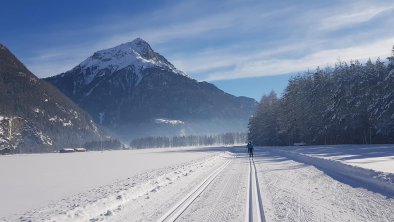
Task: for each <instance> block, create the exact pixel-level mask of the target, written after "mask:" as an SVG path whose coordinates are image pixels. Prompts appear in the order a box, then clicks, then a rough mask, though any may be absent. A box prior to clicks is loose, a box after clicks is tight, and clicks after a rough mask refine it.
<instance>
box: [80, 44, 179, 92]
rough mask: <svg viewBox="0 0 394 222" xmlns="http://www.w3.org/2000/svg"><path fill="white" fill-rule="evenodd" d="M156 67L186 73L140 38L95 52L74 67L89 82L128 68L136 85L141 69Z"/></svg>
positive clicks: (140, 75) (86, 82)
mask: <svg viewBox="0 0 394 222" xmlns="http://www.w3.org/2000/svg"><path fill="white" fill-rule="evenodd" d="M152 67H158V68H162V69H167V70H171V71H172V72H174V73H176V74H179V75H185V76H186V74H185V73H184V72H182V71H180V70H178V69H176V68H175V67H174V65H172V64H171V63H170V62H168V61H167V60H166V59H165V58H164V57H163V56H161V55H160V54H158V53H156V52H155V51H153V49H152V48H151V47H150V45H149V44H148V43H147V42H146V41H144V40H143V39H141V38H136V39H135V40H133V41H131V42H127V43H123V44H121V45H118V46H115V47H113V48H109V49H104V50H100V51H97V52H95V53H94V54H93V55H92V56H91V57H89V58H87V59H86V60H85V61H83V62H82V63H81V64H79V65H78V66H77V67H75V68H74V69H82V70H83V73H84V77H85V78H84V83H85V84H86V85H88V84H90V83H91V82H92V81H93V80H94V78H95V77H96V76H101V75H104V74H106V75H108V74H112V73H114V72H116V71H119V70H122V69H125V68H127V69H130V70H132V71H134V74H135V75H136V76H137V77H138V78H137V81H136V82H135V84H136V85H137V84H138V83H139V82H140V81H141V79H142V78H143V73H142V71H143V70H144V69H147V68H152Z"/></svg>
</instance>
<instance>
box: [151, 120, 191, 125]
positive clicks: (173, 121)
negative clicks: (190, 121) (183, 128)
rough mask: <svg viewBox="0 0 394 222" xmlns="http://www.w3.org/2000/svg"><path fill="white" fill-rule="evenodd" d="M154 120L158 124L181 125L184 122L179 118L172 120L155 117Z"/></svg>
mask: <svg viewBox="0 0 394 222" xmlns="http://www.w3.org/2000/svg"><path fill="white" fill-rule="evenodd" d="M155 122H156V123H158V124H168V125H173V126H175V125H183V124H185V122H183V121H181V120H174V119H155Z"/></svg>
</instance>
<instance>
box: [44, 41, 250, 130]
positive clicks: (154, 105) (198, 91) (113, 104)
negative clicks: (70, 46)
mask: <svg viewBox="0 0 394 222" xmlns="http://www.w3.org/2000/svg"><path fill="white" fill-rule="evenodd" d="M45 80H47V81H48V82H50V83H52V84H54V85H55V86H56V87H58V88H59V89H60V90H61V91H62V92H63V93H64V94H66V95H67V96H69V97H70V98H71V99H72V100H73V101H74V102H75V103H77V104H78V105H80V107H82V108H83V109H85V110H86V111H87V112H89V113H90V115H91V116H92V117H93V118H94V119H95V120H96V122H97V123H100V124H102V125H104V126H105V127H107V128H109V129H111V130H112V131H113V132H114V133H115V134H117V135H118V136H121V137H123V138H129V137H136V136H146V135H161V134H163V133H164V134H166V135H174V134H180V133H183V134H184V133H188V132H190V133H198V132H202V131H204V130H211V133H215V132H223V131H226V132H228V131H241V130H242V131H244V130H245V129H246V124H247V121H248V118H249V116H250V115H251V114H252V113H253V112H254V110H255V107H256V104H257V103H256V101H255V100H253V99H250V98H246V97H235V96H233V95H230V94H227V93H225V92H223V91H221V90H220V89H218V88H217V87H215V86H214V85H212V84H210V83H207V82H198V81H196V80H194V79H192V78H190V77H189V76H187V75H186V74H185V73H184V72H182V71H180V70H178V69H176V68H175V67H174V65H172V64H171V63H170V62H169V61H168V60H166V59H165V58H164V57H163V56H162V55H160V54H158V53H156V52H155V51H153V49H152V48H151V47H150V45H149V44H148V43H147V42H145V41H144V40H142V39H140V38H137V39H135V40H134V41H132V42H128V43H124V44H121V45H119V46H116V47H113V48H110V49H105V50H101V51H98V52H96V53H94V54H93V55H92V56H91V57H89V58H87V59H86V60H85V61H83V62H82V63H81V64H79V65H77V66H76V67H74V68H73V69H72V70H70V71H67V72H65V73H62V74H60V75H56V76H53V77H50V78H47V79H45ZM158 119H160V120H173V123H174V121H175V122H176V123H180V122H182V123H184V124H165V123H168V121H157V120H158ZM225 128H226V129H225Z"/></svg>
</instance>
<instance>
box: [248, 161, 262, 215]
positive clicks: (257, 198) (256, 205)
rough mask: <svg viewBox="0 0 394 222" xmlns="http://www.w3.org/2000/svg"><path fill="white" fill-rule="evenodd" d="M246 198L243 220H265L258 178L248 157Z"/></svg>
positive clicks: (254, 167)
mask: <svg viewBox="0 0 394 222" xmlns="http://www.w3.org/2000/svg"><path fill="white" fill-rule="evenodd" d="M246 198H247V200H246V214H245V221H261V222H265V216H264V211H263V202H262V201H261V194H260V186H259V179H258V177H257V170H256V165H255V163H254V159H253V158H249V184H248V191H247V197H246Z"/></svg>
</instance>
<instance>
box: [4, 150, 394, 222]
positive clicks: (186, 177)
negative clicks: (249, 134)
mask: <svg viewBox="0 0 394 222" xmlns="http://www.w3.org/2000/svg"><path fill="white" fill-rule="evenodd" d="M392 149H393V146H392V145H375V146H351V145H349V146H315V147H313V146H306V147H257V148H256V152H255V157H254V159H250V158H248V156H247V155H246V152H245V151H246V150H245V148H244V147H215V148H187V149H186V148H179V149H146V150H134V151H106V152H87V153H70V154H34V155H14V156H0V176H1V178H2V181H1V183H0V196H1V199H0V221H174V220H175V219H176V220H177V221H245V220H246V221H247V220H249V221H257V219H258V218H262V219H263V220H265V221H394V199H393V197H394V195H393V193H394V192H393V193H392V192H391V191H390V189H392V190H394V186H393V183H392V181H391V175H392V174H391V171H390V169H391V168H390V167H391V166H386V165H387V163H388V162H389V161H387V160H390V159H391V160H392V159H393V158H392V154H393V153H392V151H393V150H392ZM366 159H368V160H369V161H365V160H366ZM348 161H350V162H348ZM372 162H373V165H371V163H372ZM356 164H357V165H356ZM383 176H385V177H383ZM3 178H5V179H3Z"/></svg>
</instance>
